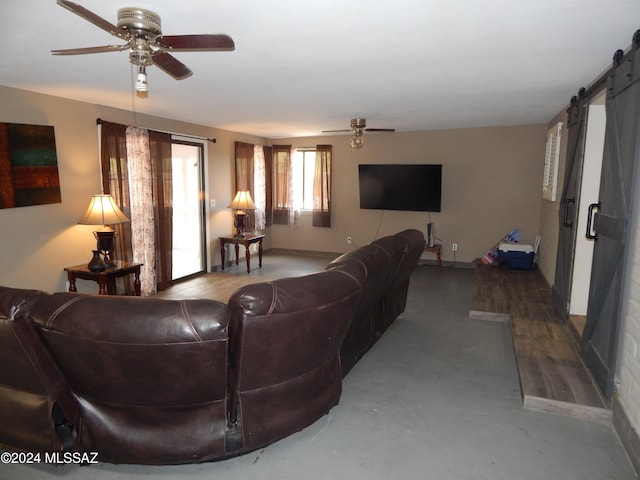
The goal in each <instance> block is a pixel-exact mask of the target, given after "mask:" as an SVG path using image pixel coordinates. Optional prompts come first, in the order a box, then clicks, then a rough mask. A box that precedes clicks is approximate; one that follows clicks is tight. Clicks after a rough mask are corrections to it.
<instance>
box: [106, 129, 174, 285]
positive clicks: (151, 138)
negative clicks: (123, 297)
mask: <svg viewBox="0 0 640 480" xmlns="http://www.w3.org/2000/svg"><path fill="white" fill-rule="evenodd" d="M100 124H101V129H102V132H101V165H102V182H103V185H102V188H103V190H104V192H105V193H110V194H111V196H112V197H113V198H114V200H115V202H116V203H117V204H118V206H119V207H120V208H121V209H122V211H123V212H124V214H125V215H127V216H128V217H129V218H130V219H131V222H130V223H124V224H120V225H115V226H114V228H115V230H116V232H117V237H116V258H117V259H119V260H124V261H129V262H133V261H140V262H141V263H145V266H147V265H151V260H148V261H143V260H139V259H136V260H134V253H133V252H134V249H133V230H134V229H135V228H137V227H138V225H139V221H140V220H138V219H136V220H135V221H134V218H137V214H136V213H132V204H133V202H132V195H133V194H132V192H131V189H132V188H138V187H139V185H138V183H139V180H135V181H134V180H133V179H132V177H131V175H132V170H135V169H136V167H134V166H130V163H131V162H132V161H134V159H133V158H132V157H131V156H130V155H128V151H127V126H126V125H120V124H115V123H110V122H105V121H102V120H100ZM137 130H142V129H137ZM130 132H131V135H132V137H131V140H130V141H131V146H130V147H131V149H132V152H133V151H135V152H138V153H136V155H137V156H139V157H141V158H143V157H145V156H149V161H150V165H151V166H150V169H149V167H147V173H146V175H150V176H151V198H152V201H151V202H150V203H148V205H151V208H152V214H151V215H153V218H154V222H153V224H152V226H149V225H150V224H149V223H148V222H147V233H148V234H151V236H152V237H154V245H155V247H154V249H155V255H154V257H155V260H153V265H154V266H155V268H154V269H153V271H152V273H150V274H147V272H146V271H145V269H144V267H143V269H142V275H141V279H140V280H141V283H142V282H143V279H145V278H147V279H149V278H153V277H155V280H153V282H154V284H153V285H151V286H148V287H144V288H143V289H142V292H143V294H145V291H146V294H149V293H151V292H154V291H156V290H162V289H164V288H166V287H167V286H169V285H170V284H171V277H172V271H171V265H172V255H171V253H172V250H173V245H172V230H173V225H172V217H173V206H172V202H173V199H172V191H173V189H172V183H171V177H172V175H171V136H170V135H169V134H165V133H160V132H154V131H148V132H147V131H145V130H142V131H133V130H132V131H130ZM144 132H147V133H146V134H145V133H144ZM141 138H142V139H143V140H141ZM144 138H146V141H145V140H144ZM134 145H137V146H134ZM145 150H146V153H145ZM138 160H139V159H138ZM138 160H135V161H136V162H138ZM135 175H136V176H137V175H139V174H137V173H136V174H135ZM136 178H137V177H136ZM135 195H136V198H137V195H138V193H136V194H135ZM145 195H146V197H145V198H147V199H148V193H147V194H145ZM136 203H138V204H139V201H136ZM143 222H145V221H144V220H143ZM145 255H148V254H145ZM135 258H138V257H135ZM148 262H149V263H148ZM118 280H119V283H118V287H119V289H120V286H121V285H122V288H123V289H124V291H125V292H126V293H128V294H131V293H132V292H133V286H132V285H131V281H130V278H129V277H128V276H127V277H123V278H122V279H118Z"/></svg>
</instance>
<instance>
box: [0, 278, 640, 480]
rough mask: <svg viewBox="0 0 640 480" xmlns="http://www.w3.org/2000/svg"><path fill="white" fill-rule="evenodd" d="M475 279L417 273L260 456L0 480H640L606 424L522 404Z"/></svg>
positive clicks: (0, 469)
mask: <svg viewBox="0 0 640 480" xmlns="http://www.w3.org/2000/svg"><path fill="white" fill-rule="evenodd" d="M472 282H473V270H471V269H453V268H443V269H441V270H438V269H436V268H435V267H432V266H419V267H418V268H417V270H416V273H415V274H414V276H413V278H412V283H411V292H410V296H409V301H408V306H407V310H406V311H405V313H404V314H403V315H402V316H401V317H400V318H398V319H397V320H396V322H395V323H394V324H393V325H392V326H391V328H390V329H389V330H388V331H387V332H386V333H385V334H384V336H383V337H382V338H381V339H380V341H379V342H378V343H377V344H376V345H374V347H373V348H372V350H371V351H370V352H369V353H368V354H367V355H366V356H365V357H364V358H363V359H362V360H361V361H360V362H359V363H358V364H357V365H356V366H355V367H354V369H353V370H352V371H351V372H350V373H349V375H348V376H347V377H346V378H345V380H344V386H343V394H342V399H341V401H340V404H339V405H338V406H336V407H334V408H333V409H332V410H331V412H330V413H329V414H328V415H327V416H325V417H323V418H322V419H320V420H318V421H317V422H316V423H315V424H313V425H311V426H310V427H308V428H306V429H305V430H303V431H301V432H299V433H297V434H295V435H293V436H291V437H288V438H286V439H284V440H281V441H280V442H278V443H276V444H273V445H271V446H269V447H267V448H265V449H262V450H260V451H256V452H253V453H250V454H247V455H244V456H241V457H238V458H233V459H229V460H224V461H219V462H213V463H206V464H199V465H186V466H170V467H146V466H125V465H111V464H98V465H91V466H85V467H79V466H73V465H72V466H57V467H56V466H50V465H26V466H24V465H21V466H18V465H0V478H2V479H4V480H9V479H20V480H28V479H38V480H40V479H50V478H64V479H69V480H72V479H74V480H75V479H83V480H84V479H87V478H91V479H92V480H107V479H114V480H116V479H118V480H119V479H145V478H154V479H162V478H167V479H192V480H199V479H212V478H215V479H218V480H232V479H238V480H240V479H242V480H246V479H255V480H260V479H269V480H276V479H277V480H288V479H291V480H294V479H295V480H299V479H350V480H358V479H367V480H375V479H385V480H386V479H390V478H397V479H400V478H402V479H434V480H449V479H469V480H470V479H477V480H480V479H483V480H484V479H486V480H489V479H491V480H501V479H504V480H549V479H563V480H569V479H576V480H577V479H580V480H585V479H616V480H632V479H634V480H635V479H636V478H637V477H636V474H635V473H634V471H633V469H632V467H631V465H630V463H629V461H628V459H627V457H626V455H625V453H624V450H623V449H622V447H621V445H620V442H619V440H618V438H617V436H616V434H615V432H614V431H613V429H612V428H611V427H610V426H606V425H601V424H596V423H590V422H587V421H582V420H575V419H571V418H564V417H559V416H554V415H550V414H546V413H539V412H532V411H528V410H525V409H523V408H522V404H521V398H520V391H519V385H518V377H517V373H516V365H515V360H514V355H513V346H512V343H511V334H510V332H509V327H508V325H506V324H501V323H493V322H485V321H482V320H473V319H470V318H469V302H470V292H471V285H472Z"/></svg>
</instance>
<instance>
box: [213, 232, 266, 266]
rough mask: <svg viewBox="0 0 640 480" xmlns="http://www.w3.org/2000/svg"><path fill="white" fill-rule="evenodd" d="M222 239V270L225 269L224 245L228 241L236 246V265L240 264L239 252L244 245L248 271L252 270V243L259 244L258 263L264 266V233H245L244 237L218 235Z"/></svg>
mask: <svg viewBox="0 0 640 480" xmlns="http://www.w3.org/2000/svg"><path fill="white" fill-rule="evenodd" d="M218 238H219V240H220V258H221V260H222V270H223V271H224V246H225V245H226V244H227V243H231V244H233V245H235V247H236V265H238V253H239V250H240V245H244V249H245V258H246V261H247V273H249V272H251V253H250V252H249V247H250V246H251V244H252V243H257V244H258V265H259V266H260V268H262V240H264V235H245V236H244V237H234V236H233V235H226V236H224V237H218Z"/></svg>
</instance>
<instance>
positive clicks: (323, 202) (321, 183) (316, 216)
mask: <svg viewBox="0 0 640 480" xmlns="http://www.w3.org/2000/svg"><path fill="white" fill-rule="evenodd" d="M315 167H316V168H315V172H314V175H313V212H312V215H313V221H312V225H313V226H314V227H325V228H330V227H331V145H318V146H317V147H316V165H315Z"/></svg>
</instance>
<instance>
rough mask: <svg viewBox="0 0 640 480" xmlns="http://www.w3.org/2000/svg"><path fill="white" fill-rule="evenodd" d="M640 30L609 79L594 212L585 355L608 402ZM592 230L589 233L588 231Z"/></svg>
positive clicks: (635, 133)
mask: <svg viewBox="0 0 640 480" xmlns="http://www.w3.org/2000/svg"><path fill="white" fill-rule="evenodd" d="M639 33H640V31H639V32H636V35H635V36H634V42H633V47H632V50H631V52H630V53H629V54H628V55H627V56H626V57H625V56H624V55H623V53H622V51H619V52H616V56H615V57H614V68H613V69H612V73H611V75H610V77H609V80H608V89H607V126H606V134H605V147H604V157H603V161H602V176H601V180H600V193H599V200H598V203H596V204H593V205H592V206H591V207H590V212H589V215H590V218H589V220H590V222H588V223H590V226H591V229H590V231H588V232H586V233H587V234H588V235H591V236H592V237H594V238H595V246H594V254H593V267H592V271H591V287H590V290H589V305H588V307H587V323H586V326H585V330H584V333H583V337H582V338H583V344H582V354H583V357H584V359H585V361H586V363H587V365H588V366H589V367H590V369H591V371H592V372H593V375H594V377H595V379H596V381H597V382H598V384H599V386H600V388H601V389H602V391H603V392H604V393H605V395H606V396H607V397H610V396H611V395H612V393H613V389H614V375H615V361H616V353H617V344H618V330H619V325H620V320H621V318H620V316H621V307H622V295H623V292H624V281H625V264H626V259H627V256H628V255H627V244H628V239H629V233H630V232H629V220H630V219H631V213H632V209H633V208H634V203H636V201H637V200H636V195H635V193H634V192H635V190H636V188H635V187H636V186H635V185H634V178H635V167H636V164H637V163H638V162H639V161H640V153H639V152H640V138H639V136H640V55H639V53H638V52H639V50H638V45H639V44H640V34H639ZM588 229H589V228H588Z"/></svg>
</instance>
